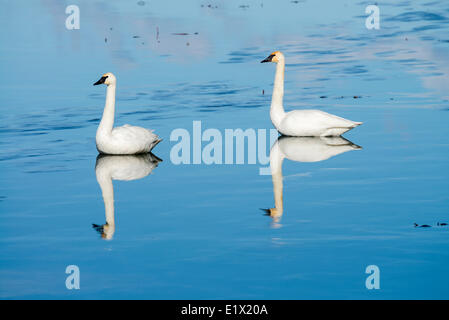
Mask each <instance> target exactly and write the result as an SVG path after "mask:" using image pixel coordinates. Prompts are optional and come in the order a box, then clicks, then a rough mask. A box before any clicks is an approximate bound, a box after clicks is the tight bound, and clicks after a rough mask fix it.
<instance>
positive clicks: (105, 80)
mask: <svg viewBox="0 0 449 320" xmlns="http://www.w3.org/2000/svg"><path fill="white" fill-rule="evenodd" d="M99 84H106V85H107V90H106V103H105V107H104V112H103V117H102V118H101V122H100V125H99V126H98V129H97V136H96V143H97V149H98V151H99V152H100V153H104V154H117V155H120V154H139V153H147V152H150V151H151V149H153V148H154V147H155V146H156V145H157V144H158V143H159V142H161V139H159V137H158V136H157V135H155V134H154V133H153V131H152V130H148V129H145V128H141V127H134V126H130V125H128V124H125V125H124V126H122V127H117V128H113V126H114V113H115V85H116V79H115V76H114V75H113V74H112V73H110V72H108V73H105V74H104V75H103V76H102V77H101V78H100V80H98V81H97V82H95V83H94V86H96V85H99Z"/></svg>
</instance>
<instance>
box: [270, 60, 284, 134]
mask: <svg viewBox="0 0 449 320" xmlns="http://www.w3.org/2000/svg"><path fill="white" fill-rule="evenodd" d="M284 72H285V60H284V59H283V58H282V59H280V60H279V62H278V63H277V64H276V75H275V77H274V88H273V96H272V97H271V108H270V117H271V121H272V122H273V124H274V126H275V127H278V126H279V125H280V123H281V121H282V119H283V118H284V116H285V111H284V107H283V101H282V100H283V98H284Z"/></svg>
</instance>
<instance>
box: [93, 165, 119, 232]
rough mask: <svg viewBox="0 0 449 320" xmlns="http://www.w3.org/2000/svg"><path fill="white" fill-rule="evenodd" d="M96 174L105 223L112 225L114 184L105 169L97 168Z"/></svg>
mask: <svg viewBox="0 0 449 320" xmlns="http://www.w3.org/2000/svg"><path fill="white" fill-rule="evenodd" d="M96 175H97V181H98V184H99V185H100V188H101V193H102V195H103V201H104V212H105V218H106V223H107V224H108V225H109V226H112V227H114V226H115V220H114V186H113V185H112V178H111V175H110V173H109V172H107V170H97V172H96Z"/></svg>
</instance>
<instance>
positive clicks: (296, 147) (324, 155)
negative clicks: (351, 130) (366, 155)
mask: <svg viewBox="0 0 449 320" xmlns="http://www.w3.org/2000/svg"><path fill="white" fill-rule="evenodd" d="M358 149H361V147H360V146H358V145H355V144H353V143H352V142H350V141H348V140H346V139H344V138H342V137H286V136H281V137H279V138H278V139H277V140H276V142H275V143H274V144H273V147H271V150H270V169H271V177H272V180H273V193H274V206H275V207H274V208H270V209H262V210H263V211H265V213H266V214H267V215H269V216H270V217H272V218H273V222H274V226H275V227H279V224H278V223H279V221H280V219H281V217H282V214H283V212H284V204H283V197H282V195H283V183H282V180H283V176H282V163H283V162H284V159H285V158H287V159H289V160H291V161H297V162H319V161H324V160H327V159H329V158H331V157H333V156H336V155H338V154H341V153H344V152H347V151H351V150H358Z"/></svg>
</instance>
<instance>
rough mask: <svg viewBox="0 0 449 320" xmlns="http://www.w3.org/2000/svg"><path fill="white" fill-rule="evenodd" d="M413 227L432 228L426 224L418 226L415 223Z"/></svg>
mask: <svg viewBox="0 0 449 320" xmlns="http://www.w3.org/2000/svg"><path fill="white" fill-rule="evenodd" d="M414 225H415V228H430V227H432V226H429V225H428V224H422V225H419V224H417V223H416V222H415V223H414Z"/></svg>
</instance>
